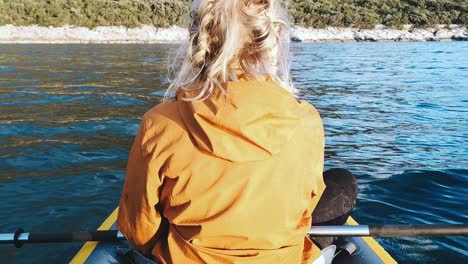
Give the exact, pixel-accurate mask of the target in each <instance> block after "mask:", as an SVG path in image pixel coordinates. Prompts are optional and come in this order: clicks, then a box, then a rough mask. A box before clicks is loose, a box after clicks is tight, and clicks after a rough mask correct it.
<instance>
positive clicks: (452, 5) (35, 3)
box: [0, 0, 468, 28]
mask: <svg viewBox="0 0 468 264" xmlns="http://www.w3.org/2000/svg"><path fill="white" fill-rule="evenodd" d="M190 3H191V0H0V25H6V24H13V25H18V26H20V25H40V26H62V25H67V24H68V25H75V26H83V27H88V28H94V27H96V26H126V27H131V28H134V27H139V26H142V25H152V26H155V27H169V26H172V25H179V26H184V25H186V23H187V13H188V10H189V7H190ZM284 3H285V5H286V6H287V8H288V12H289V14H290V17H291V21H292V22H293V24H295V25H300V26H305V27H316V28H323V27H326V26H335V27H358V28H372V27H374V26H375V25H377V24H383V25H386V26H391V27H395V28H399V27H401V26H402V25H405V24H413V25H415V26H416V27H429V26H432V25H436V24H459V25H467V24H468V1H466V0H285V1H284Z"/></svg>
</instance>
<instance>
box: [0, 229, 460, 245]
mask: <svg viewBox="0 0 468 264" xmlns="http://www.w3.org/2000/svg"><path fill="white" fill-rule="evenodd" d="M307 234H308V235H309V236H312V237H330V236H334V237H369V236H370V237H415V236H424V237H427V236H468V224H461V225H371V226H367V225H358V226H350V225H346V226H314V227H312V228H311V230H310V231H309V232H308V233H307ZM15 236H16V237H17V238H16V239H15ZM121 240H125V237H124V236H123V235H122V233H120V232H119V231H117V230H109V231H91V232H89V231H83V232H69V233H17V234H0V244H15V245H17V247H18V246H19V247H20V246H21V245H22V244H24V243H67V242H88V241H95V242H117V241H121Z"/></svg>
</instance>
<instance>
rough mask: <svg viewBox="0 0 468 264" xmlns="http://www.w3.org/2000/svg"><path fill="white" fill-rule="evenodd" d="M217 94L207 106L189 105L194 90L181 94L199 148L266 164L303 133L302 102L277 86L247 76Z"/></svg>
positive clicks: (180, 103) (200, 103) (184, 114)
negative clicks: (266, 160) (295, 134)
mask: <svg viewBox="0 0 468 264" xmlns="http://www.w3.org/2000/svg"><path fill="white" fill-rule="evenodd" d="M225 89H226V91H227V93H226V94H224V93H222V92H221V91H219V89H215V90H214V91H213V93H212V94H211V95H210V96H209V97H208V98H207V99H205V100H203V101H195V102H189V101H184V100H183V99H182V98H185V97H191V96H193V95H194V94H191V93H193V92H190V91H183V92H180V93H178V95H177V106H178V110H179V113H180V115H181V117H182V120H183V122H184V123H185V125H186V127H187V129H188V132H189V134H190V137H191V139H192V142H193V143H194V145H195V146H196V147H197V148H198V149H200V151H203V152H205V153H207V154H209V155H212V156H216V157H219V158H222V159H225V160H229V161H232V162H237V163H239V162H248V161H256V160H265V159H268V158H269V157H271V156H273V155H275V154H277V153H279V152H281V149H282V148H283V146H284V145H285V144H287V143H288V141H289V140H290V138H291V137H292V136H293V134H294V132H295V131H296V129H297V128H298V126H299V124H300V122H301V117H300V111H299V103H298V102H297V100H296V99H295V98H294V97H293V96H292V95H291V94H290V93H289V92H287V91H286V90H284V89H283V88H281V87H279V86H278V85H276V84H274V83H273V82H272V81H268V80H267V81H264V82H261V81H255V80H252V79H249V78H246V77H241V78H239V81H238V82H229V83H226V84H225Z"/></svg>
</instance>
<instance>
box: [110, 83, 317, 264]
mask: <svg viewBox="0 0 468 264" xmlns="http://www.w3.org/2000/svg"><path fill="white" fill-rule="evenodd" d="M227 92H228V94H227V96H224V95H221V94H216V93H214V94H213V95H211V96H210V97H209V98H208V99H206V100H204V101H198V102H186V101H183V100H176V101H174V102H166V103H163V104H161V105H159V106H157V107H155V108H153V109H152V110H151V111H149V112H148V113H147V114H146V115H145V117H144V120H143V124H144V125H142V129H141V130H140V132H139V136H137V140H136V142H135V145H134V148H133V149H132V152H140V153H143V154H142V155H143V156H145V157H143V158H142V159H140V161H139V160H134V161H129V166H128V168H127V181H126V184H125V187H124V191H123V194H122V197H125V196H126V195H127V194H128V193H130V194H132V193H134V194H141V193H146V192H147V195H150V196H154V197H153V198H150V199H149V200H154V202H155V201H156V200H158V202H157V204H159V207H158V209H159V210H160V212H161V214H162V217H163V218H166V219H167V220H168V222H169V229H168V230H169V231H168V234H167V238H166V237H165V238H162V239H158V241H157V242H156V245H155V246H154V250H153V253H156V254H153V255H154V256H155V257H156V258H157V260H159V261H161V262H163V263H166V262H168V263H189V262H190V261H193V262H198V263H233V262H235V263H239V262H244V261H245V262H252V261H254V262H255V263H271V261H284V262H285V263H298V262H300V260H301V258H302V254H303V247H304V239H305V234H306V233H307V230H308V229H309V227H310V215H311V213H312V210H313V208H314V207H315V204H316V202H317V199H318V198H319V196H320V194H321V192H322V191H323V189H324V184H323V181H322V171H323V144H324V142H323V129H322V124H321V120H320V117H319V116H318V113H317V112H316V111H315V110H314V109H313V108H312V107H311V106H310V105H308V104H307V103H305V102H298V101H296V100H295V99H294V98H293V97H292V96H291V95H290V94H288V93H287V92H286V91H284V90H283V89H282V88H279V87H277V86H276V85H275V84H273V83H271V82H258V81H253V80H244V81H242V80H241V81H239V82H236V83H230V84H228V85H227ZM245 93H248V94H256V93H258V94H259V95H260V94H261V95H262V96H252V97H248V96H245ZM179 96H182V95H179ZM138 139H140V140H138ZM146 156H147V157H146ZM148 160H149V165H148V169H147V170H149V171H150V173H147V174H149V175H150V176H148V177H158V178H159V179H158V180H156V181H157V182H158V183H159V185H160V186H154V187H155V188H154V189H150V190H146V189H147V185H146V184H145V185H141V184H138V183H137V181H138V180H139V179H138V177H141V175H137V174H138V173H141V169H142V167H145V166H146V165H145V164H143V162H145V161H148ZM312 161H314V162H312ZM132 174H135V175H134V176H133V177H132ZM139 188H143V189H139ZM157 190H159V193H158V192H157ZM151 191H153V192H151ZM313 195H316V198H317V199H311V196H313ZM129 196H131V195H129ZM141 203H142V202H141V201H138V199H137V200H135V201H132V202H125V203H122V204H121V208H120V212H121V213H120V216H119V229H120V230H121V231H122V232H123V233H124V234H126V235H127V234H131V235H130V236H133V239H134V240H136V241H144V240H149V239H150V238H151V237H152V235H153V234H155V233H156V230H157V229H158V226H156V225H154V226H149V227H148V229H149V230H147V229H146V228H141V226H140V227H133V226H132V223H131V219H130V218H131V217H132V216H133V215H134V214H133V213H131V212H135V211H140V212H138V213H139V214H142V215H151V214H152V212H151V210H149V211H147V212H146V211H143V212H141V210H144V208H143V209H142V208H141V207H140V204H141ZM150 222H151V221H150ZM164 236H165V235H164ZM286 260H290V261H286Z"/></svg>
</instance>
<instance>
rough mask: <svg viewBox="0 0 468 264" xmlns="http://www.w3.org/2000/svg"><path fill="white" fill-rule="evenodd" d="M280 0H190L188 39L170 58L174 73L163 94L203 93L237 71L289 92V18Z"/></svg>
mask: <svg viewBox="0 0 468 264" xmlns="http://www.w3.org/2000/svg"><path fill="white" fill-rule="evenodd" d="M279 2H280V0H194V1H193V4H192V9H191V12H190V16H191V23H190V29H189V30H190V39H189V42H188V44H187V45H186V46H185V47H183V50H182V51H181V53H180V54H179V56H177V57H176V61H175V64H174V65H175V66H174V67H173V68H172V69H173V70H174V73H176V74H175V78H174V79H173V80H172V81H171V84H170V86H169V88H168V90H167V91H166V94H165V99H170V98H173V97H174V96H175V95H176V94H177V92H178V91H179V90H186V91H187V90H188V91H195V92H196V93H195V94H196V95H195V96H194V97H190V98H184V100H187V101H197V100H203V99H205V98H207V97H208V96H209V95H210V94H211V93H212V92H213V90H214V89H220V90H221V91H223V92H225V90H224V88H223V85H222V84H223V83H226V82H233V81H238V73H239V71H242V72H244V73H246V74H247V75H248V76H249V77H251V78H253V79H255V80H264V79H265V77H268V78H269V79H271V80H273V81H274V82H276V83H277V84H278V85H280V86H282V87H284V88H285V89H287V90H289V91H291V92H292V91H293V85H292V82H291V77H290V72H289V68H290V67H289V65H290V63H289V42H290V38H289V23H288V19H287V17H286V14H285V11H284V9H283V8H282V7H281V5H280V3H279Z"/></svg>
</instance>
